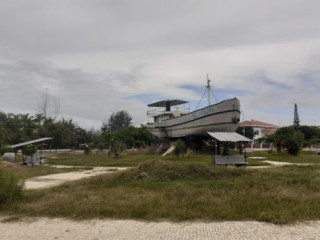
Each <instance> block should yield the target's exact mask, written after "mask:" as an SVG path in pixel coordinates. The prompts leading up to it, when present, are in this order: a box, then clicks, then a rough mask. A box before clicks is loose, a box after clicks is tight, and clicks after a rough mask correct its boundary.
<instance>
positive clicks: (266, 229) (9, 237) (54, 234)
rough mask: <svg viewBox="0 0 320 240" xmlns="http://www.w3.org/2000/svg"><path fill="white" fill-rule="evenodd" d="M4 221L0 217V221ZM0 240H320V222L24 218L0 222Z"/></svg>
mask: <svg viewBox="0 0 320 240" xmlns="http://www.w3.org/2000/svg"><path fill="white" fill-rule="evenodd" d="M4 219H5V217H1V216H0V220H4ZM0 233H1V237H0V238H1V239H6V240H16V239H24V240H29V239H30V240H31V239H32V240H42V239H46V240H51V239H77V240H82V239H83V240H98V239H113V240H118V239H119V240H120V239H121V240H124V239H135V240H139V239H141V240H142V239H143V240H148V239H150V240H151V239H152V240H153V239H201V240H202V239H203V240H205V239H210V240H211V239H246V240H247V239H268V240H272V239H282V240H283V239H290V240H294V239H304V240H305V239H307V240H316V239H320V221H315V222H307V223H299V224H295V225H285V226H279V225H274V224H270V223H261V222H256V221H243V222H235V221H233V222H208V223H205V222H183V223H172V222H142V221H134V220H90V221H78V222H75V221H70V220H65V219H59V218H54V219H49V218H27V219H23V221H18V222H0Z"/></svg>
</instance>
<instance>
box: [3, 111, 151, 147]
mask: <svg viewBox="0 0 320 240" xmlns="http://www.w3.org/2000/svg"><path fill="white" fill-rule="evenodd" d="M131 120H132V118H131V116H130V114H129V113H128V112H126V111H119V112H117V113H113V114H112V115H111V116H110V118H109V120H108V122H105V123H103V125H102V127H101V129H99V130H94V129H89V130H88V129H84V128H82V127H80V126H79V125H78V124H77V123H76V122H75V121H74V120H72V119H64V118H62V119H60V120H56V119H55V118H52V117H50V116H46V115H45V114H43V113H38V114H35V115H30V114H13V113H8V114H6V113H3V112H0V146H3V145H13V144H17V143H21V142H25V141H30V140H34V139H37V138H42V137H53V140H52V141H51V147H52V148H72V149H78V148H80V144H84V143H85V144H88V145H90V147H91V148H101V149H102V148H106V147H109V145H110V143H111V144H115V143H117V142H121V143H122V144H123V145H124V147H141V146H144V145H148V144H150V143H151V140H152V137H151V135H150V133H149V132H148V131H147V129H146V127H145V126H140V127H134V126H132V123H131ZM46 147H49V146H46Z"/></svg>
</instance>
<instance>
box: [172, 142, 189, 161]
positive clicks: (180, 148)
mask: <svg viewBox="0 0 320 240" xmlns="http://www.w3.org/2000/svg"><path fill="white" fill-rule="evenodd" d="M185 151H186V143H185V142H184V141H183V140H181V139H179V140H178V141H177V142H176V146H175V148H174V150H173V153H174V155H176V157H177V159H178V158H179V156H180V154H182V155H183V154H184V153H185Z"/></svg>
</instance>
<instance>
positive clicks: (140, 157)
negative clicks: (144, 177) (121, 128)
mask: <svg viewBox="0 0 320 240" xmlns="http://www.w3.org/2000/svg"><path fill="white" fill-rule="evenodd" d="M159 156H160V155H158V154H149V153H123V154H122V155H121V156H120V157H119V158H118V159H117V158H115V157H114V156H113V155H111V156H109V155H108V154H105V153H97V154H90V155H80V154H72V153H64V154H59V155H55V156H51V157H48V158H47V163H49V164H54V165H66V166H88V167H94V166H102V167H104V166H110V167H121V166H123V167H134V166H137V165H138V164H139V163H141V162H143V161H146V160H150V159H155V158H159Z"/></svg>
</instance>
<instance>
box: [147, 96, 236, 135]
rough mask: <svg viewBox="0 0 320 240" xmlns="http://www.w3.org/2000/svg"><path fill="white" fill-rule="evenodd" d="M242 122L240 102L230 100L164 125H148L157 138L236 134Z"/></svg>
mask: <svg viewBox="0 0 320 240" xmlns="http://www.w3.org/2000/svg"><path fill="white" fill-rule="evenodd" d="M239 121H240V102H239V100H238V99H236V98H234V99H229V100H225V101H222V102H220V103H217V104H214V105H210V106H208V107H205V108H202V109H199V110H197V111H194V112H191V113H188V114H186V115H183V116H181V117H177V118H173V119H169V120H166V121H163V122H162V123H148V124H147V128H148V130H149V131H150V133H151V134H152V135H153V136H156V137H170V138H177V137H185V136H205V135H207V132H217V131H219V132H234V131H235V130H236V129H237V127H238V124H239Z"/></svg>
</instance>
